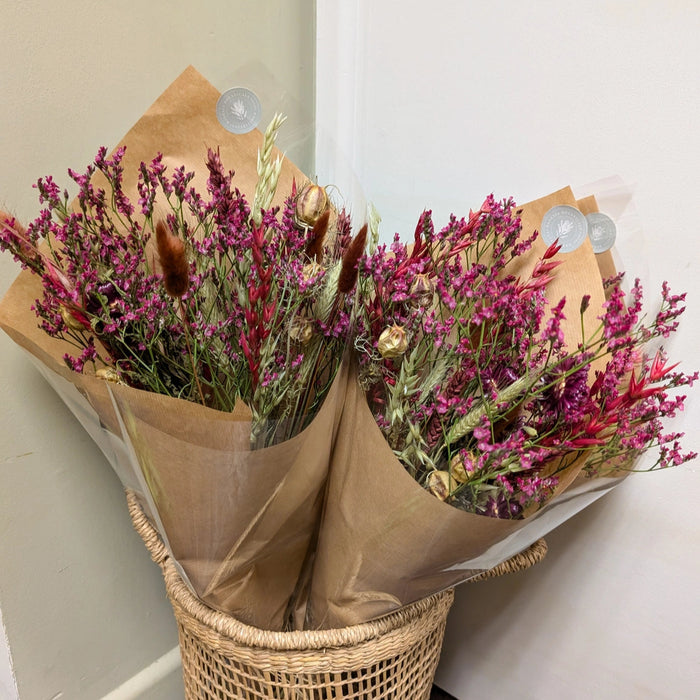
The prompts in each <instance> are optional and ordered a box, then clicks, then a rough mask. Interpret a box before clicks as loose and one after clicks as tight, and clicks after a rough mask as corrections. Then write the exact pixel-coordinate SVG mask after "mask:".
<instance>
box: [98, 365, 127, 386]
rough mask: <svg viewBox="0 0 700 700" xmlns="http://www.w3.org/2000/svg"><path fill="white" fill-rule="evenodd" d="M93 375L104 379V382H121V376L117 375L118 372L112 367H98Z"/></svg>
mask: <svg viewBox="0 0 700 700" xmlns="http://www.w3.org/2000/svg"><path fill="white" fill-rule="evenodd" d="M95 376H96V377H98V378H99V379H104V380H105V381H106V382H112V383H114V384H123V383H124V382H122V380H121V378H120V377H119V372H117V370H116V369H114V368H113V367H100V369H98V370H97V372H95Z"/></svg>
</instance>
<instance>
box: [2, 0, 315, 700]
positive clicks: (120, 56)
mask: <svg viewBox="0 0 700 700" xmlns="http://www.w3.org/2000/svg"><path fill="white" fill-rule="evenodd" d="M313 37H314V3H313V2H309V1H308V0H306V1H305V0H293V1H290V0H274V1H273V0H268V1H267V2H256V1H255V0H236V1H232V2H218V1H214V0H211V1H209V0H205V1H203V2H198V3H192V2H182V1H181V0H168V1H166V0H155V1H153V2H147V3H145V2H136V1H135V0H125V1H124V2H119V3H108V2H89V1H87V0H66V1H65V2H60V3H51V2H36V1H33V2H24V1H20V0H5V1H4V2H3V4H2V23H1V25H0V66H2V68H0V80H1V83H0V94H1V95H2V105H3V106H2V109H0V153H1V154H2V160H1V164H0V208H2V209H8V210H10V211H12V212H13V213H14V214H15V215H17V216H18V217H20V218H22V219H28V218H30V217H33V216H34V215H36V213H37V212H38V204H37V201H36V197H35V193H34V191H33V190H32V184H33V183H34V182H35V181H36V179H37V178H38V177H40V176H42V175H46V174H49V173H51V174H55V175H57V176H58V177H59V178H61V179H63V175H64V173H65V171H66V169H67V168H68V167H74V168H77V169H82V168H83V167H84V166H85V165H87V163H88V162H89V161H90V160H91V158H92V157H93V156H94V154H95V152H96V150H97V148H98V147H99V146H100V145H102V144H104V145H107V146H110V145H114V144H115V143H116V142H117V141H118V140H119V138H121V136H123V134H124V133H125V132H126V131H127V130H128V129H129V127H130V126H131V125H132V124H133V123H134V122H135V121H136V119H138V117H140V116H141V114H142V113H143V112H144V111H145V110H146V109H147V108H148V106H149V105H150V104H151V103H152V102H153V101H154V100H155V99H156V97H158V95H159V94H160V93H161V92H162V90H164V89H165V88H166V87H167V86H168V85H169V83H170V82H171V81H172V80H173V79H174V78H175V77H176V76H177V75H178V74H179V73H180V72H181V71H182V70H183V69H184V68H185V67H186V66H187V65H188V64H191V65H193V66H195V67H196V68H197V69H198V70H199V71H200V72H201V73H202V74H203V75H205V77H207V78H208V79H209V80H210V81H211V82H212V83H213V84H214V85H215V86H216V87H217V88H218V89H220V90H224V89H226V88H228V87H232V86H233V85H236V84H241V83H242V84H246V85H248V86H250V87H253V88H254V89H255V90H256V91H257V92H258V94H259V95H260V97H261V98H262V101H263V120H265V119H267V118H268V117H269V116H271V114H272V112H274V111H275V110H277V109H281V110H283V111H284V112H285V113H287V114H288V115H289V122H288V127H287V130H286V131H285V132H284V133H283V135H282V136H281V140H280V143H281V145H282V146H283V148H285V150H287V152H288V154H289V155H290V157H292V158H294V159H295V160H296V161H297V162H298V163H299V164H300V165H301V166H302V167H304V168H307V167H310V163H311V160H310V154H311V147H312V141H311V140H309V139H308V138H307V137H306V133H307V132H306V131H305V129H304V127H308V126H309V123H308V122H309V120H310V119H311V118H312V116H313V81H314V73H313V55H314V38H313ZM16 274H17V267H16V266H15V264H14V263H13V261H12V260H11V259H10V257H9V256H4V255H3V256H0V294H3V293H4V292H5V290H6V289H7V288H8V286H9V285H10V283H11V282H12V280H13V279H14V277H15V276H16ZM0 357H1V358H2V361H1V362H0V396H1V397H2V401H1V402H0V610H1V612H2V620H3V622H4V626H5V630H6V633H7V640H8V642H9V652H10V654H11V656H12V663H13V667H14V674H15V677H16V687H18V689H19V696H20V697H21V700H58V699H59V698H63V700H83V699H84V700H95V699H96V698H102V697H104V696H107V694H108V693H114V694H113V695H110V696H109V697H110V699H111V700H126V698H134V697H144V698H145V697H147V698H149V700H159V699H160V698H162V700H173V699H174V698H177V697H181V696H182V682H181V680H180V671H179V668H177V655H175V656H173V654H172V650H173V649H175V648H176V647H177V635H176V629H175V624H174V620H173V618H172V612H171V610H170V607H169V604H168V603H167V600H166V599H165V595H164V588H163V584H162V579H161V576H160V572H159V570H158V569H157V567H156V566H155V565H154V564H153V563H152V562H151V561H150V559H149V557H148V554H147V552H146V550H145V548H144V546H143V544H142V543H141V542H140V540H139V539H138V537H137V535H136V534H135V533H134V532H133V529H132V527H131V523H130V520H129V517H128V513H127V510H126V505H125V500H124V497H123V492H122V489H121V486H120V484H119V482H118V481H117V479H116V477H115V476H114V475H113V473H112V472H111V470H110V468H109V466H108V465H107V463H106V461H105V460H104V458H103V457H102V455H101V454H100V453H99V451H98V450H97V448H96V447H95V446H94V445H93V444H92V443H91V441H90V439H89V437H88V436H87V434H86V433H85V432H84V431H83V429H82V428H81V427H80V426H79V425H78V423H77V422H76V421H75V420H74V419H73V417H72V416H71V415H70V414H69V413H68V411H67V410H66V409H65V408H64V407H63V405H62V404H61V402H60V400H59V399H58V398H57V397H56V396H55V395H54V393H53V392H52V390H51V389H50V388H49V387H48V385H47V384H46V383H45V382H44V380H43V379H42V378H41V377H40V376H39V374H38V373H37V372H36V371H35V369H34V368H33V367H32V365H31V364H30V362H29V360H28V359H27V358H26V357H25V356H24V355H23V354H22V353H21V352H20V351H19V350H18V349H17V348H16V347H15V346H14V345H13V343H12V342H11V341H10V340H9V339H8V338H7V337H6V336H5V335H4V334H2V335H0ZM2 641H3V635H2V630H0V694H2V693H3V692H6V693H9V694H10V695H8V696H7V697H8V699H9V698H11V697H12V696H13V695H16V693H15V688H14V687H13V686H14V685H15V684H14V679H13V677H12V674H11V672H10V669H9V663H8V662H9V659H8V656H7V653H4V651H5V650H4V646H5V645H4V644H3V643H2ZM157 660H160V664H159V665H157V666H156V667H155V668H148V667H149V665H150V664H151V663H152V662H154V661H157ZM143 669H146V671H145V672H143V673H141V672H142V671H143ZM137 674H140V675H137ZM135 676H136V678H137V681H136V682H133V681H134V677H135ZM130 681H132V682H130ZM139 683H141V684H142V685H141V687H142V688H147V690H140V691H134V690H133V687H135V685H136V686H138V684H139ZM130 688H131V690H130ZM2 700H6V698H5V696H4V695H3V698H2Z"/></svg>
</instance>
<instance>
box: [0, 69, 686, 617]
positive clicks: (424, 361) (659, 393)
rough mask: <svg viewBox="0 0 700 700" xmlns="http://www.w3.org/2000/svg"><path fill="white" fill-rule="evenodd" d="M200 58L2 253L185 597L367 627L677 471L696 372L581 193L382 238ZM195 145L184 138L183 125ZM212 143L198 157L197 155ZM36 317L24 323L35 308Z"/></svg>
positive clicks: (1, 235) (18, 320)
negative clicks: (575, 214)
mask: <svg viewBox="0 0 700 700" xmlns="http://www.w3.org/2000/svg"><path fill="white" fill-rule="evenodd" d="M217 97H218V94H217V93H216V91H215V90H214V89H213V88H212V87H211V86H209V85H208V84H207V83H206V81H203V80H201V78H200V77H199V76H198V75H197V74H196V73H195V72H194V71H192V70H188V71H187V72H186V73H185V74H184V75H183V76H182V77H181V78H180V79H179V81H177V83H176V84H175V85H174V86H173V87H171V88H170V90H169V91H166V93H164V95H163V96H162V97H161V98H160V99H159V101H158V102H157V103H156V104H155V105H154V107H153V108H152V110H150V111H149V114H148V115H147V117H148V118H144V119H143V120H141V121H140V122H139V123H138V124H137V125H136V126H135V127H134V129H132V131H130V132H129V134H127V136H126V137H125V139H124V143H123V144H121V145H120V146H119V147H118V148H117V149H116V150H115V151H114V152H112V153H111V154H108V153H107V150H106V149H101V150H100V151H99V153H98V155H97V158H96V159H95V162H94V163H93V164H92V165H91V166H90V167H89V169H88V170H87V171H86V172H84V173H77V172H73V171H71V172H70V176H71V178H72V180H73V186H74V187H75V188H77V192H78V194H77V197H76V198H75V199H74V200H73V199H72V197H70V196H69V195H68V194H67V193H64V192H63V191H62V189H61V188H60V187H59V186H58V185H57V184H56V183H55V182H54V180H53V179H52V178H44V179H42V180H40V181H39V183H38V191H39V196H40V202H41V205H42V210H41V213H40V215H39V217H38V218H37V219H36V220H35V221H34V222H32V223H31V224H29V225H28V226H27V227H26V228H25V227H24V226H23V225H22V223H21V222H18V221H17V220H15V219H14V218H13V217H12V216H10V215H9V214H8V215H3V217H2V221H1V229H0V246H1V247H2V248H4V249H6V250H8V251H9V252H11V253H12V254H13V255H14V256H15V257H16V259H17V260H18V261H19V262H20V263H21V264H22V266H23V267H24V268H25V270H24V271H23V272H22V273H21V275H20V277H19V278H18V280H17V281H16V282H15V284H14V285H13V287H12V288H11V290H10V292H9V293H8V295H7V296H6V297H5V299H4V300H3V302H2V306H1V308H0V322H1V323H2V326H3V328H4V329H5V330H6V331H7V332H8V333H9V334H10V335H11V336H12V337H13V338H14V339H15V341H17V342H18V343H19V344H21V345H22V346H23V347H25V348H26V349H27V350H28V351H29V352H30V353H31V355H32V356H33V357H34V358H35V360H36V361H37V364H38V366H39V367H40V369H41V370H42V372H43V373H44V374H45V376H46V377H47V378H48V379H49V381H51V383H52V384H53V385H54V386H55V387H56V388H57V390H58V391H59V392H60V394H61V395H62V397H63V398H64V400H65V401H66V403H67V404H68V405H69V406H70V407H71V408H72V410H73V411H74V412H75V413H76V414H77V415H78V416H79V417H80V418H81V420H82V421H83V423H84V425H85V427H86V428H87V429H88V430H89V431H90V433H91V435H92V436H93V437H94V438H95V440H96V441H97V442H98V443H99V444H100V446H101V447H102V449H103V451H104V452H105V454H106V455H107V457H108V458H109V459H110V461H111V463H112V464H113V466H114V467H115V469H116V470H117V472H118V474H119V475H120V477H121V479H122V482H123V483H124V485H125V487H127V488H129V489H133V490H135V491H136V492H137V494H138V495H139V499H140V501H141V503H142V505H143V508H144V510H145V512H146V513H147V515H148V517H149V518H150V519H151V521H152V522H153V524H154V525H155V527H156V529H157V531H158V533H159V535H160V537H161V538H162V539H163V541H164V543H165V546H166V548H167V550H168V552H169V553H170V555H171V557H172V559H173V561H174V562H175V563H176V565H177V567H178V570H179V572H180V573H181V575H182V577H183V579H184V580H185V581H186V582H187V583H188V585H189V586H190V587H191V589H192V591H193V592H194V593H195V595H196V596H197V597H198V598H199V599H200V600H202V601H204V602H205V603H206V604H207V605H209V606H211V607H212V608H214V609H217V610H220V611H223V612H225V613H227V614H230V615H232V616H234V617H235V618H236V619H238V620H241V621H243V622H245V623H247V624H250V625H254V626H256V627H260V628H264V629H269V630H280V629H290V628H297V629H319V628H334V627H343V626H346V625H350V624H355V623H361V622H365V621H367V620H372V619H375V618H377V617H379V616H382V615H384V614H386V613H389V612H391V611H393V610H396V609H398V608H400V607H402V606H404V605H406V604H409V603H412V602H414V601H416V600H419V599H422V598H424V597H426V596H429V595H431V594H433V593H437V592H440V591H443V590H445V589H447V588H450V587H452V586H454V585H455V584H457V583H460V582H462V581H465V580H468V579H469V578H471V577H473V576H475V575H476V574H478V573H479V572H482V571H484V570H485V569H489V568H491V567H492V566H495V565H496V564H498V563H499V562H502V561H504V560H505V559H508V558H509V557H511V556H513V555H514V554H516V553H517V552H519V551H521V550H522V549H524V548H526V547H527V546H529V545H530V544H531V543H532V542H534V541H535V540H536V539H538V538H539V537H541V536H542V535H543V534H546V532H548V531H549V530H551V529H552V528H553V527H556V526H557V525H558V524H560V523H561V522H563V521H564V520H565V519H567V518H568V517H570V516H571V515H573V514H574V513H575V512H577V511H578V510H580V509H581V508H583V507H585V506H586V505H587V504H588V503H590V502H591V501H593V500H595V498H597V497H598V496H600V495H601V494H602V493H604V492H605V491H607V490H609V489H610V488H612V487H613V486H615V485H616V484H618V483H619V482H620V481H621V480H622V479H623V478H624V476H625V475H626V474H628V473H629V471H630V470H633V469H634V465H635V462H636V460H637V458H638V457H639V456H640V455H641V454H642V453H643V452H644V451H646V450H648V449H650V448H652V449H656V450H657V451H658V461H657V462H656V464H655V465H654V468H657V467H658V468H663V467H668V466H672V465H675V464H680V463H682V462H684V461H686V460H688V459H691V458H692V457H694V456H695V455H694V454H693V453H691V452H684V451H683V450H682V448H681V446H680V443H679V440H680V438H681V435H679V434H676V433H674V432H672V431H671V430H670V429H669V428H668V427H667V425H666V419H669V418H672V417H673V416H674V414H675V413H676V412H677V411H679V410H681V409H682V407H683V400H684V397H683V396H682V395H681V394H679V393H678V392H677V391H675V390H676V389H678V388H680V387H684V386H686V385H690V384H691V383H692V382H693V380H694V379H695V378H696V376H697V375H696V374H691V375H689V374H685V373H683V372H682V371H680V370H679V369H678V368H677V365H676V363H674V362H671V361H670V360H669V359H668V358H667V356H666V354H665V352H664V350H663V347H662V345H661V342H662V341H663V339H664V338H665V337H667V336H668V335H669V334H670V333H671V332H673V330H675V327H676V324H677V319H678V316H679V315H680V314H681V313H682V311H683V296H682V295H680V296H679V295H674V294H672V293H671V291H670V290H669V289H668V287H667V286H664V288H663V290H662V295H661V299H660V303H659V305H658V308H657V309H654V310H652V311H650V312H649V313H648V315H646V316H645V314H644V308H643V303H642V290H641V286H640V285H639V283H638V282H635V283H633V284H632V286H631V290H630V293H629V295H626V294H625V293H624V292H623V288H622V284H621V280H622V278H621V276H616V277H613V278H611V279H608V280H607V281H606V280H605V279H604V277H605V275H604V274H603V273H602V272H601V265H602V264H603V263H602V261H601V259H600V256H598V257H596V255H595V254H594V252H593V250H592V248H591V246H590V243H588V242H587V241H586V242H585V244H584V245H582V246H581V247H579V248H578V249H577V250H575V251H572V252H568V253H563V252H561V250H560V248H559V246H558V245H557V244H556V243H553V244H550V245H546V244H545V243H543V242H542V240H541V238H540V237H539V235H538V229H539V227H540V225H541V221H542V218H543V216H544V214H545V213H546V212H547V211H548V210H550V209H551V208H552V207H553V206H555V205H566V206H572V207H578V208H579V209H582V210H590V211H593V210H594V209H595V202H594V201H584V202H577V201H576V200H575V199H574V198H573V195H572V194H571V191H570V190H569V189H563V190H561V191H559V192H557V193H554V194H553V195H550V196H549V197H545V198H543V199H541V200H538V201H536V202H533V203H530V204H528V205H525V206H524V207H517V206H516V205H515V204H514V203H513V202H512V201H509V200H506V201H498V200H496V199H495V198H493V197H488V198H487V199H486V201H485V202H484V203H483V204H482V205H481V207H480V208H479V209H478V210H476V211H471V212H470V213H469V214H468V215H467V216H465V217H463V218H460V217H456V216H455V217H452V218H451V219H450V220H449V221H448V222H447V223H446V224H445V225H443V226H436V225H435V224H434V223H433V221H432V218H431V216H430V214H429V213H428V212H426V213H425V214H423V215H422V216H421V217H420V220H419V221H418V225H417V227H416V230H415V233H414V235H413V238H412V240H410V241H409V242H402V241H401V240H400V238H399V237H397V238H396V239H395V240H394V242H393V243H392V244H391V245H388V246H387V245H380V244H379V240H378V232H377V226H376V220H375V219H371V221H370V225H362V226H359V225H357V224H356V222H353V221H351V219H350V216H349V215H348V213H347V212H346V211H345V210H344V209H343V207H342V205H341V204H338V203H334V202H332V201H330V199H329V197H328V193H327V191H326V190H325V189H324V188H322V187H320V186H318V185H316V184H313V183H310V182H309V181H308V180H307V178H306V177H305V176H304V175H303V174H302V173H301V172H299V171H298V170H297V169H296V168H295V167H294V166H293V165H292V164H291V163H289V162H288V161H287V160H285V159H283V157H282V156H281V154H279V152H278V151H276V149H275V148H274V140H275V135H276V133H277V131H278V130H279V128H280V127H281V126H282V119H280V118H275V119H274V120H273V122H272V123H271V124H270V126H269V128H268V130H267V131H266V133H265V134H264V135H262V134H259V133H257V132H250V133H248V134H242V135H237V136H231V135H230V134H228V133H226V132H225V131H224V130H223V129H221V127H220V126H219V125H218V123H217V122H216V120H215V118H214V114H215V110H214V106H215V103H216V99H217ZM195 133H196V134H197V138H196V139H194V138H193V134H195ZM195 141H196V142H197V144H199V143H202V142H204V143H207V144H208V145H209V147H208V149H206V150H205V151H204V152H200V151H199V149H198V148H197V147H195V146H193V144H194V143H195ZM32 305H33V307H34V310H35V312H36V315H37V316H38V318H39V326H40V328H37V324H36V320H35V319H34V318H32V316H31V313H30V311H29V307H30V306H32Z"/></svg>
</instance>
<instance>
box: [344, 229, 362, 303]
mask: <svg viewBox="0 0 700 700" xmlns="http://www.w3.org/2000/svg"><path fill="white" fill-rule="evenodd" d="M366 243H367V224H365V225H364V226H363V227H362V228H361V229H360V230H359V231H358V233H357V235H356V236H355V237H354V238H353V239H352V241H350V245H349V246H348V249H347V250H346V251H345V255H343V265H342V267H341V270H340V277H339V278H338V292H340V293H341V294H347V293H348V292H350V291H351V290H352V288H353V287H354V286H355V282H356V281H357V262H358V260H359V259H360V256H361V255H362V253H363V252H364V250H365V244H366Z"/></svg>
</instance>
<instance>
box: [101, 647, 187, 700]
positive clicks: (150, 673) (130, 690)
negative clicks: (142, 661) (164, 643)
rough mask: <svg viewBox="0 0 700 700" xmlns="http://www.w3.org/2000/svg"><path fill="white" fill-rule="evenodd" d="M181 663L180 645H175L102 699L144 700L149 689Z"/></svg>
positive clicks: (175, 669) (176, 668)
mask: <svg viewBox="0 0 700 700" xmlns="http://www.w3.org/2000/svg"><path fill="white" fill-rule="evenodd" d="M180 665H181V661H180V647H175V648H174V649H171V650H170V651H169V652H167V653H165V654H163V656H161V657H160V658H159V659H156V660H155V661H154V662H153V663H152V664H150V665H148V666H146V668H144V669H143V670H141V671H139V672H138V673H137V674H136V675H134V676H132V677H131V678H129V679H128V680H126V681H125V682H124V683H122V684H121V685H120V686H119V687H117V688H115V689H114V690H112V691H111V692H110V693H108V694H107V695H105V696H103V697H102V700H142V699H143V698H146V697H149V696H148V695H147V693H148V691H149V689H151V688H153V687H154V686H156V685H157V684H158V683H160V682H161V681H162V680H163V679H164V678H167V676H169V675H170V674H171V673H174V672H175V671H177V670H178V669H179V668H180Z"/></svg>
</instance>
